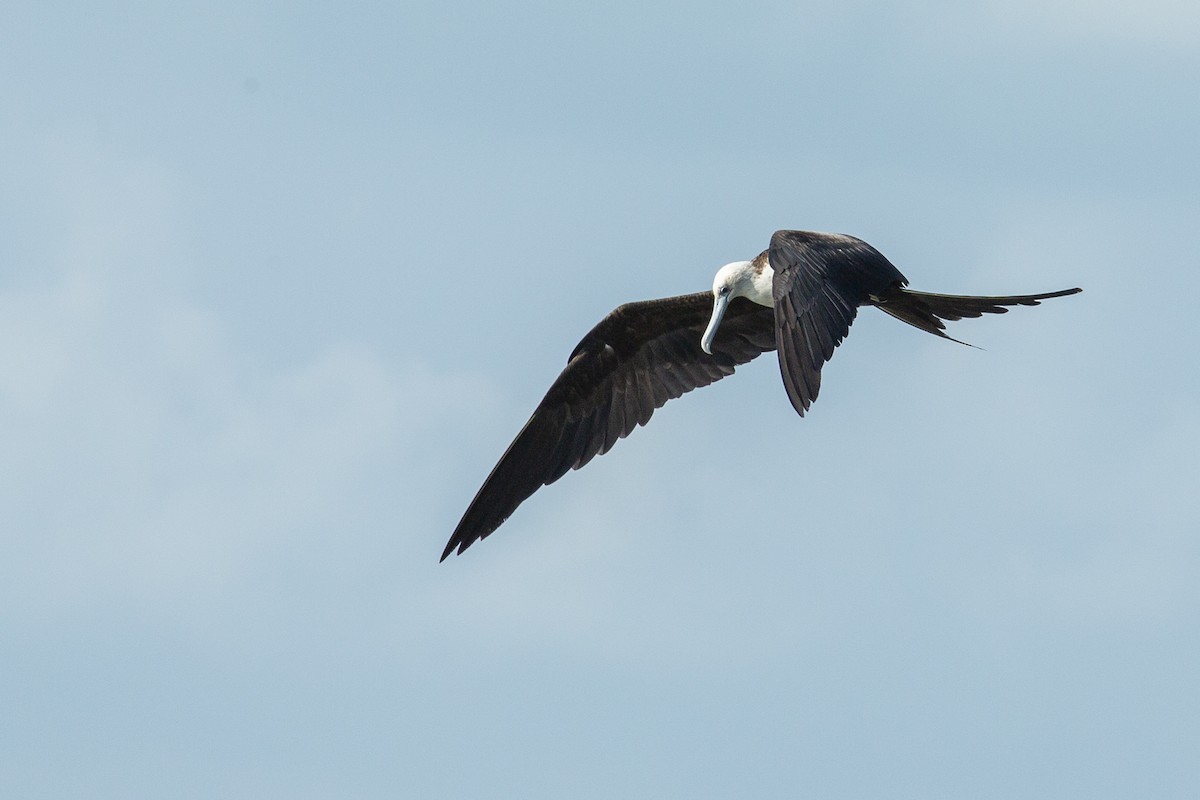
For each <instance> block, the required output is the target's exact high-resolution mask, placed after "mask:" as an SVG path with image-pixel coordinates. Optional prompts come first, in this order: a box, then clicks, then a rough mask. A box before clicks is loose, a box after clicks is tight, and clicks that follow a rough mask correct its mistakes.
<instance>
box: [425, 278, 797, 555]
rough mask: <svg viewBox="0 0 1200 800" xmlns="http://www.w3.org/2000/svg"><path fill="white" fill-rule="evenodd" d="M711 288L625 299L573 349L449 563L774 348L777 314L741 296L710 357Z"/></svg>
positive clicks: (462, 528) (479, 497)
mask: <svg viewBox="0 0 1200 800" xmlns="http://www.w3.org/2000/svg"><path fill="white" fill-rule="evenodd" d="M712 303H713V296H712V294H711V293H708V292H700V293H697V294H689V295H682V296H679V297H668V298H664V299H661V300H649V301H646V302H643V303H629V304H627V305H623V306H621V307H619V308H617V309H616V310H615V311H613V312H612V313H611V314H609V315H608V316H607V317H605V318H604V319H603V320H601V321H600V323H599V324H598V325H596V327H595V328H593V329H592V330H591V331H590V332H589V333H588V334H587V336H585V337H583V340H582V341H581V342H580V343H579V345H578V346H577V347H576V348H575V350H574V351H573V352H572V353H571V357H570V359H569V360H568V362H567V366H566V369H564V370H563V371H562V373H561V374H560V375H559V376H558V378H557V379H556V380H555V381H554V384H553V385H552V386H551V387H550V390H549V391H548V392H547V393H546V396H545V397H544V398H543V399H542V402H541V403H540V404H539V405H538V407H537V409H536V410H535V411H534V412H533V416H532V417H530V418H529V421H528V422H526V423H525V427H524V428H522V429H521V432H520V433H518V434H517V438H516V439H514V440H513V443H512V444H511V445H509V447H508V450H507V451H506V452H505V453H504V455H503V456H502V457H501V458H500V462H499V463H498V464H496V466H495V468H494V469H493V470H492V473H491V474H490V475H488V477H487V480H486V481H484V482H483V486H482V487H481V488H480V489H479V492H478V493H477V494H476V495H475V499H474V500H472V501H471V505H470V506H469V507H468V508H467V511H466V513H465V514H463V518H462V520H461V521H460V522H459V523H458V527H457V528H455V530H454V533H453V535H452V536H451V537H450V541H449V543H447V544H446V549H445V551H444V552H443V553H442V559H443V560H445V558H446V557H447V556H448V555H450V553H452V552H454V551H455V550H456V549H457V550H458V552H459V553H462V552H463V551H464V550H466V549H467V548H468V547H470V546H471V544H473V543H474V542H476V541H477V540H479V539H482V538H484V537H485V536H487V535H488V534H490V533H491V532H492V531H494V530H496V528H498V527H500V524H501V523H503V522H504V520H506V519H508V517H509V515H510V514H512V513H513V511H515V510H516V508H517V506H519V505H520V504H521V503H522V502H524V501H525V499H526V498H528V497H529V496H530V495H532V494H533V493H534V492H535V491H537V490H538V489H539V488H541V487H542V486H546V485H548V484H550V483H553V482H554V481H556V480H558V479H559V478H561V477H562V476H563V474H564V473H566V471H567V470H568V469H578V468H579V467H582V466H583V465H584V464H586V463H588V462H589V461H591V460H592V458H594V457H595V456H596V455H598V454H602V453H607V452H608V450H609V449H610V448H611V447H612V446H613V444H615V443H616V441H617V440H618V439H620V438H622V437H624V436H627V435H628V434H629V433H630V432H631V431H632V430H633V429H634V427H636V426H638V425H645V424H646V422H647V420H649V419H650V415H651V414H653V413H654V410H655V409H656V408H660V407H661V406H662V405H663V404H664V403H666V402H667V401H668V400H672V399H674V398H676V397H679V396H680V395H682V394H684V393H685V392H689V391H691V390H692V389H695V388H697V387H699V386H707V385H708V384H710V383H712V382H713V381H717V380H720V379H721V378H724V377H725V376H726V375H732V374H733V370H734V367H735V366H737V365H738V364H744V363H746V362H747V361H750V360H751V359H753V358H754V357H755V356H757V355H759V354H760V353H765V352H768V351H770V350H773V349H775V329H774V313H773V311H772V310H771V309H770V308H767V307H765V306H759V305H756V304H754V303H752V302H750V301H749V300H746V299H744V298H738V299H735V300H734V301H733V302H732V303H730V305H729V310H728V311H727V312H726V315H725V320H724V322H723V323H722V325H721V328H720V330H719V332H718V334H717V338H716V341H715V342H714V344H713V353H712V355H708V354H706V353H705V352H704V351H703V350H701V349H700V336H701V334H702V333H703V331H704V328H705V326H706V325H707V323H708V320H709V316H710V314H711V311H712Z"/></svg>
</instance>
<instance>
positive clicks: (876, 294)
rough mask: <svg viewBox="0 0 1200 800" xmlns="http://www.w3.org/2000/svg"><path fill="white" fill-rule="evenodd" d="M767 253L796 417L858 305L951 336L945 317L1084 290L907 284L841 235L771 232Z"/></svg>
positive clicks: (782, 363) (877, 256) (782, 364)
mask: <svg viewBox="0 0 1200 800" xmlns="http://www.w3.org/2000/svg"><path fill="white" fill-rule="evenodd" d="M767 252H768V258H769V259H770V263H771V268H772V270H774V273H775V277H774V282H773V284H772V290H773V294H774V300H775V324H776V329H777V330H776V339H777V341H778V345H779V369H780V372H781V373H782V374H783V385H784V387H785V388H786V389H787V393H788V399H790V400H791V401H792V406H793V407H794V408H795V409H796V411H797V412H798V413H799V414H800V416H804V412H805V411H807V410H808V407H809V406H811V405H812V403H813V401H814V400H816V399H817V393H818V392H819V391H820V389H821V367H822V366H824V364H825V362H826V361H828V360H829V359H830V358H832V357H833V350H834V348H835V347H837V346H838V345H839V344H841V341H842V339H844V338H845V337H846V334H847V333H849V332H850V323H852V322H853V321H854V316H855V314H856V313H857V312H858V307H859V306H863V305H873V306H878V307H879V308H880V309H882V310H883V311H886V312H887V313H889V314H891V315H892V316H893V317H895V318H896V319H899V320H902V321H904V322H907V323H908V324H909V325H913V326H914V327H917V328H920V329H921V330H923V331H928V332H929V333H932V334H936V335H938V336H941V337H942V338H944V339H951V338H952V337H950V336H947V335H946V334H945V332H944V331H945V329H946V324H945V322H943V320H950V321H954V320H960V319H963V318H964V317H978V316H981V315H983V314H1003V313H1005V312H1006V311H1008V309H1007V308H1006V306H1016V305H1022V306H1036V305H1038V302H1039V301H1041V300H1046V299H1049V298H1051V297H1063V296H1064V295H1069V294H1075V293H1076V292H1079V291H1081V290H1080V289H1063V290H1062V291H1057V292H1047V293H1045V294H1024V295H1009V296H1005V297H975V296H969V295H951V294H930V293H928V292H914V291H912V290H910V289H906V288H905V287H906V286H907V285H908V280H907V279H906V278H905V277H904V275H902V274H901V272H900V270H898V269H896V267H894V266H893V265H892V263H891V262H890V261H888V260H887V259H886V258H884V256H883V254H882V253H880V252H879V251H878V250H876V249H875V248H874V247H871V245H869V244H867V243H866V242H864V241H862V240H861V239H855V238H854V237H853V236H845V235H842V234H829V233H809V232H806V231H776V232H775V235H774V236H772V237H771V249H770V250H769V251H767ZM952 340H953V341H956V342H957V341H958V340H957V339H952Z"/></svg>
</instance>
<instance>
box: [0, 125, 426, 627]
mask: <svg viewBox="0 0 1200 800" xmlns="http://www.w3.org/2000/svg"><path fill="white" fill-rule="evenodd" d="M55 152H56V157H57V158H56V162H55V163H57V164H59V165H60V167H59V168H60V169H64V170H69V171H71V173H70V174H63V173H60V174H58V175H57V176H56V177H55V178H54V180H56V181H57V182H58V183H59V184H60V186H61V187H62V194H61V197H62V198H63V208H62V211H63V214H64V216H66V217H69V218H70V220H71V223H70V224H69V225H68V226H66V228H65V229H64V231H63V235H62V239H61V241H59V242H58V243H57V245H58V246H57V247H56V248H54V249H55V250H56V251H57V252H58V254H59V256H58V261H57V263H54V264H51V265H47V266H48V267H49V268H48V269H47V270H46V272H44V273H41V274H38V275H37V277H36V278H34V279H30V280H29V281H28V283H30V284H32V285H31V286H27V287H25V288H13V287H8V288H5V289H2V290H0V425H2V426H3V428H4V429H5V430H6V431H8V434H7V435H6V442H5V447H4V448H3V452H2V454H0V462H2V463H3V466H4V471H5V474H6V475H10V476H12V479H11V480H8V481H6V482H5V483H4V486H3V488H0V494H2V495H3V497H4V500H3V503H4V505H5V507H6V509H8V513H7V517H8V524H6V525H5V526H4V527H3V533H2V534H0V538H2V539H3V547H4V550H5V551H6V553H7V557H6V558H5V559H4V564H3V567H0V569H3V571H4V572H5V579H4V580H3V581H2V583H3V585H4V589H3V590H2V591H3V593H4V594H5V595H6V603H5V606H6V607H7V608H9V609H16V608H30V607H31V606H32V607H41V608H60V607H63V608H74V609H76V610H80V609H86V608H89V607H95V606H96V605H97V604H105V603H109V602H118V603H119V602H122V600H128V599H133V600H137V601H139V602H145V601H153V603H168V602H173V601H180V600H182V599H187V598H190V599H191V601H192V602H211V601H212V600H213V599H214V597H216V596H219V595H220V594H221V593H223V592H224V591H225V590H226V589H227V588H228V586H229V584H230V582H231V581H234V580H236V579H237V578H238V576H240V575H242V574H243V573H245V572H246V571H247V570H249V569H251V568H252V566H253V564H254V562H255V559H258V558H264V557H269V554H270V553H271V552H272V551H275V550H279V549H286V548H287V547H288V538H289V537H291V536H295V535H297V532H298V531H303V530H304V529H305V526H306V524H311V523H310V522H309V521H310V520H312V519H314V518H315V519H321V518H327V517H328V516H329V515H332V514H335V513H337V510H338V508H339V506H340V505H341V504H343V503H344V502H346V499H347V497H346V492H347V489H348V487H349V486H351V485H352V484H353V483H354V482H356V481H361V480H363V479H364V477H365V476H366V472H367V471H368V470H369V469H370V468H371V467H372V466H374V465H376V463H377V461H378V460H379V459H380V458H381V457H382V454H384V453H386V452H388V451H390V450H392V449H394V448H396V447H397V445H398V444H399V442H400V431H401V428H402V426H403V425H407V426H408V428H409V429H412V428H413V427H414V425H413V424H412V423H407V422H404V421H402V420H401V419H400V418H399V417H398V413H399V409H400V408H401V405H402V404H401V399H402V398H403V397H405V396H406V395H410V394H411V393H412V392H413V390H414V389H415V390H416V391H418V392H421V391H437V388H436V386H432V387H430V386H429V385H428V382H426V386H425V387H422V386H411V385H407V384H403V383H402V382H401V381H400V379H399V378H398V377H397V376H396V375H394V374H393V373H392V372H391V371H390V369H389V367H388V365H386V364H384V363H382V362H381V361H380V360H379V359H378V358H376V357H375V356H373V355H372V354H371V353H370V352H367V351H365V350H364V349H363V348H361V347H356V346H353V345H345V346H336V345H330V346H327V347H325V348H323V349H322V350H321V351H319V352H315V353H312V354H308V355H307V356H302V357H301V358H300V360H299V363H298V364H297V365H295V366H288V367H275V366H272V365H270V364H261V363H257V358H256V356H255V355H254V350H253V348H252V347H249V348H248V347H244V346H242V347H239V344H238V343H237V342H233V341H231V340H230V338H229V336H228V334H227V332H226V330H225V326H224V324H223V321H222V319H221V317H220V316H219V314H217V313H215V312H214V311H213V310H211V309H209V308H205V307H204V306H202V305H201V304H198V303H197V302H195V301H193V300H190V299H189V298H188V297H187V294H186V291H185V288H184V287H185V286H186V277H187V274H188V271H189V270H190V269H192V268H194V265H193V264H191V263H189V260H188V258H189V257H188V252H187V246H186V241H187V236H188V231H186V230H184V229H182V228H181V227H180V226H178V225H176V224H175V223H173V222H171V221H170V218H171V215H172V212H173V211H174V210H175V209H176V208H177V200H176V197H175V194H174V192H173V191H172V188H171V185H170V180H169V176H168V175H167V174H165V173H164V172H163V171H161V170H157V169H154V168H152V167H147V166H146V165H144V164H136V163H130V162H127V161H121V160H120V159H116V158H111V157H108V156H107V155H105V154H103V153H100V152H97V151H95V150H94V149H91V148H89V147H87V146H81V147H80V149H79V150H78V151H71V150H70V148H68V147H67V146H66V145H64V144H62V143H60V144H59V145H58V146H57V147H56V148H55ZM62 164H66V166H65V167H62V166H61V165H62ZM48 171H50V168H48ZM407 402H412V398H411V397H408V398H407Z"/></svg>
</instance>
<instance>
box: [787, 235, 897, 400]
mask: <svg viewBox="0 0 1200 800" xmlns="http://www.w3.org/2000/svg"><path fill="white" fill-rule="evenodd" d="M767 257H768V259H769V260H770V263H771V269H772V270H773V271H774V273H775V277H774V282H773V284H772V291H773V294H774V299H775V325H776V339H777V341H778V345H779V370H780V372H781V373H782V375H783V385H784V387H785V388H786V389H787V394H788V399H789V400H791V401H792V407H793V408H795V409H796V412H797V413H798V414H800V416H804V412H805V411H807V410H808V407H809V406H810V405H812V403H813V401H814V400H816V399H817V393H818V392H819V391H820V390H821V367H823V366H824V365H825V362H826V361H828V360H829V359H830V358H832V357H833V351H834V348H836V347H837V346H838V345H839V344H841V343H842V339H844V338H845V337H846V334H847V333H849V332H850V323H852V322H854V317H855V315H856V314H857V313H858V307H859V306H861V305H864V304H866V303H868V302H869V301H870V299H871V297H872V295H879V294H881V293H883V292H885V291H886V290H887V289H889V288H890V287H892V286H903V285H904V284H906V283H907V282H908V281H907V280H905V278H904V276H903V275H902V274H900V270H898V269H896V268H895V267H894V266H892V263H891V262H890V261H888V260H887V259H886V258H884V257H883V254H881V253H880V252H879V251H878V250H876V249H875V248H874V247H871V245H869V244H867V243H866V242H864V241H862V240H861V239H855V238H854V237H853V236H843V235H841V234H829V233H809V232H806V231H776V232H775V235H774V236H772V237H771V249H770V250H768V251H767Z"/></svg>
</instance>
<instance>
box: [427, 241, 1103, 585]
mask: <svg viewBox="0 0 1200 800" xmlns="http://www.w3.org/2000/svg"><path fill="white" fill-rule="evenodd" d="M907 285H908V279H907V278H905V277H904V275H902V274H901V273H900V270H898V269H896V267H894V266H893V265H892V263H891V262H890V261H888V260H887V259H886V258H884V256H883V254H882V253H880V252H879V251H878V250H876V249H875V248H874V247H872V246H871V245H869V244H867V243H866V242H864V241H862V240H861V239H856V238H854V237H853V236H846V235H844V234H834V233H813V232H809V231H776V232H775V234H774V235H773V236H772V237H771V246H770V248H769V249H767V250H765V251H763V252H762V253H760V254H759V255H758V257H757V258H755V259H754V260H752V261H734V262H733V263H731V264H726V265H725V266H723V267H721V269H719V270H718V271H717V275H716V277H715V278H714V279H713V287H712V292H711V293H710V292H697V293H695V294H685V295H680V296H678V297H665V298H662V299H660V300H646V301H644V302H640V303H626V304H625V305H622V306H619V307H617V308H616V309H615V310H614V311H613V312H612V313H610V314H609V315H608V316H606V317H605V318H604V319H602V320H600V322H599V324H597V325H596V327H594V328H592V330H591V331H589V332H588V334H587V335H586V336H584V337H583V340H582V341H581V342H580V343H579V344H578V345H576V347H575V349H574V350H573V351H571V356H570V358H568V359H567V366H566V368H565V369H564V370H563V371H562V373H561V374H560V375H559V376H558V378H557V379H556V380H555V381H554V383H553V384H552V385H551V386H550V390H549V391H548V392H546V396H545V397H544V398H543V399H542V402H541V403H539V404H538V407H537V408H536V409H535V410H534V412H533V416H532V417H530V418H529V421H528V422H526V423H525V427H523V428H522V429H521V432H520V433H518V434H517V438H516V439H514V440H513V443H512V444H511V445H509V447H508V450H507V451H505V453H504V455H503V456H501V458H500V461H499V463H498V464H496V466H495V468H494V469H492V472H491V474H490V475H488V477H487V480H485V481H484V482H483V486H482V487H481V488H480V489H479V492H478V493H477V494H476V495H475V499H474V500H472V501H471V505H470V506H468V507H467V511H466V513H465V514H463V517H462V520H461V521H460V522H459V523H458V527H457V528H455V529H454V533H453V534H452V535H451V537H450V541H449V542H448V543H447V544H446V549H445V551H444V552H443V553H442V559H441V560H443V561H444V560H445V559H446V557H447V556H449V555H450V554H451V553H452V552H454V551H455V550H457V551H458V552H459V553H460V554H461V553H462V552H463V551H464V550H466V549H467V548H468V547H470V546H471V545H472V544H474V543H475V542H476V541H478V540H480V539H482V538H484V537H486V536H488V535H489V534H491V533H492V532H493V531H494V530H496V529H497V528H498V527H500V525H501V523H503V522H504V521H505V520H506V519H508V517H509V515H511V514H512V513H513V511H515V510H516V508H517V506H519V505H520V504H521V503H522V502H524V501H525V499H526V498H528V497H529V496H530V495H532V494H533V493H534V492H536V491H537V490H538V489H540V488H541V487H542V486H547V485H549V484H551V483H554V481H556V480H558V479H559V478H561V477H562V476H563V475H564V474H565V473H566V471H567V470H569V469H579V468H580V467H582V466H583V465H584V464H586V463H588V462H589V461H591V460H592V459H593V458H594V457H596V456H597V455H602V454H604V453H607V452H608V451H609V449H611V448H612V446H613V445H614V444H615V443H616V441H617V440H618V439H621V438H624V437H625V436H627V435H629V433H630V432H631V431H633V429H634V428H635V427H636V426H638V425H645V424H646V422H647V421H649V419H650V415H651V414H653V413H654V410H655V409H657V408H661V407H662V406H663V404H665V403H666V402H667V401H668V400H673V399H675V398H676V397H679V396H680V395H682V394H684V393H685V392H690V391H691V390H692V389H695V388H697V387H700V386H707V385H708V384H710V383H712V382H714V381H718V380H720V379H721V378H724V377H725V376H727V375H732V374H733V372H734V368H735V367H737V366H738V365H739V364H745V363H746V362H748V361H750V360H752V359H753V358H755V357H757V356H759V355H760V354H762V353H766V352H769V351H771V350H776V351H777V353H778V357H779V371H780V373H781V374H782V376H783V386H784V389H786V390H787V396H788V399H789V400H790V401H791V403H792V406H793V407H794V408H795V409H796V412H797V413H798V414H799V415H800V416H804V412H805V411H807V410H808V408H809V406H811V405H812V403H813V401H814V400H816V399H817V393H818V392H819V391H820V388H821V367H822V366H823V365H824V364H825V362H826V361H828V360H829V359H830V358H831V357H832V356H833V351H834V348H836V347H837V346H838V345H839V344H841V341H842V339H843V338H845V336H846V334H847V333H849V332H850V323H852V322H853V321H854V317H855V315H856V314H857V313H858V309H859V307H860V306H875V307H876V308H878V309H880V310H881V311H884V312H886V313H888V314H891V315H892V316H893V317H895V318H896V319H898V320H901V321H902V322H907V323H908V324H909V325H912V326H914V327H917V328H920V329H921V330H923V331H927V332H929V333H932V334H934V335H936V336H941V337H942V338H944V339H951V340H952V341H956V342H957V341H958V340H957V339H952V338H951V337H950V336H947V335H946V333H945V329H946V324H945V322H943V320H951V321H953V320H959V319H962V318H963V317H978V316H980V315H982V314H1003V313H1005V312H1007V311H1008V309H1007V308H1006V306H1016V305H1022V306H1036V305H1038V301H1040V300H1046V299H1048V298H1051V297H1062V296H1064V295H1069V294H1075V293H1076V292H1079V291H1081V290H1080V289H1078V288H1076V289H1063V290H1061V291H1057V292H1047V293H1045V294H1027V295H1011V296H1007V297H969V296H961V295H949V294H928V293H926V292H914V291H912V290H910V289H907V288H905V287H906V286H907Z"/></svg>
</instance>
